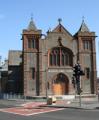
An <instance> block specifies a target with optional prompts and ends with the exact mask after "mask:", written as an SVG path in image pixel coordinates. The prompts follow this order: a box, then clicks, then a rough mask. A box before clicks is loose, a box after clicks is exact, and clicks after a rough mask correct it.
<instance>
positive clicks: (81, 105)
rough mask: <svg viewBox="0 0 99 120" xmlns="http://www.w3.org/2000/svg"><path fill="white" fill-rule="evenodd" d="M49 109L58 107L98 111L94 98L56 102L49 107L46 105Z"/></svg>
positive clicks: (98, 107) (98, 103) (97, 104)
mask: <svg viewBox="0 0 99 120" xmlns="http://www.w3.org/2000/svg"><path fill="white" fill-rule="evenodd" d="M46 106H49V107H60V108H74V109H89V110H93V109H94V110H95V109H99V100H98V98H97V97H95V98H81V99H79V98H77V99H74V100H57V101H56V102H53V103H52V104H51V105H46Z"/></svg>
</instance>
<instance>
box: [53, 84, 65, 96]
mask: <svg viewBox="0 0 99 120" xmlns="http://www.w3.org/2000/svg"><path fill="white" fill-rule="evenodd" d="M65 90H66V88H65V83H55V84H53V93H54V95H64V94H65Z"/></svg>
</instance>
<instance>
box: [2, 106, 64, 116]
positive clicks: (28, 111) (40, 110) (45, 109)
mask: <svg viewBox="0 0 99 120" xmlns="http://www.w3.org/2000/svg"><path fill="white" fill-rule="evenodd" d="M63 109H64V108H51V107H43V108H42V107H41V108H31V109H25V108H23V107H16V108H5V109H0V111H1V112H7V113H12V114H18V115H24V116H30V115H36V114H41V113H47V112H53V111H58V110H63Z"/></svg>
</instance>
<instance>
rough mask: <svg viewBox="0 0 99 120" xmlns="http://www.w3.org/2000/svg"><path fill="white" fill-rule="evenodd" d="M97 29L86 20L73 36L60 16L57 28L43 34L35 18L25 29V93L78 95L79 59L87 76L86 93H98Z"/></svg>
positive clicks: (23, 36) (85, 81)
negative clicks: (75, 79)
mask: <svg viewBox="0 0 99 120" xmlns="http://www.w3.org/2000/svg"><path fill="white" fill-rule="evenodd" d="M95 38H96V35H95V32H91V31H90V30H89V28H88V27H87V25H86V23H85V21H84V20H82V23H81V26H80V28H79V30H78V31H77V32H75V35H72V34H71V33H70V32H69V31H68V30H67V29H66V28H65V27H64V26H63V25H62V20H61V19H58V25H57V26H56V27H55V28H54V29H53V30H48V32H47V34H46V35H45V34H43V33H42V30H39V29H38V28H37V27H36V25H35V23H34V21H33V19H32V18H31V21H30V23H29V25H28V28H27V29H24V30H23V32H22V44H23V49H22V65H23V93H24V95H25V96H45V95H46V94H48V95H71V94H75V89H74V87H73V84H72V77H73V66H74V65H75V64H76V63H77V62H78V61H79V62H80V64H81V68H82V69H83V70H84V72H85V75H84V76H82V77H81V79H80V81H81V82H80V83H81V84H80V86H81V89H82V94H94V93H96V50H95Z"/></svg>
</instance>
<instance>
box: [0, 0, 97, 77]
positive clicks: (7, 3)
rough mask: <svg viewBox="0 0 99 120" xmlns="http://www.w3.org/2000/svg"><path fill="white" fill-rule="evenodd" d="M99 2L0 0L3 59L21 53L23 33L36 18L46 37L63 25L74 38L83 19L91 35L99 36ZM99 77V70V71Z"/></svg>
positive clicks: (1, 54) (86, 0)
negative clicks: (12, 51)
mask: <svg viewBox="0 0 99 120" xmlns="http://www.w3.org/2000/svg"><path fill="white" fill-rule="evenodd" d="M98 12H99V0H0V56H2V60H4V59H5V58H7V57H8V51H9V50H21V49H22V41H21V34H22V30H23V29H25V28H27V26H28V23H29V21H30V18H31V14H33V19H34V21H35V24H36V26H37V28H39V29H42V30H43V33H46V31H47V30H48V29H49V28H51V29H53V28H54V27H55V26H56V25H57V24H58V22H57V19H58V18H62V24H63V25H64V27H65V28H66V29H67V30H68V31H69V32H70V33H71V34H72V35H73V34H75V33H76V32H77V30H78V29H79V27H80V25H81V22H82V17H83V16H84V17H85V23H86V24H87V26H88V28H89V29H90V31H94V32H96V35H97V36H99V13H98ZM98 41H99V37H97V38H96V52H97V70H98V69H99V62H98V61H99V55H98V54H99V48H98V45H99V44H98V43H99V42H98ZM98 76H99V70H98Z"/></svg>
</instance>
